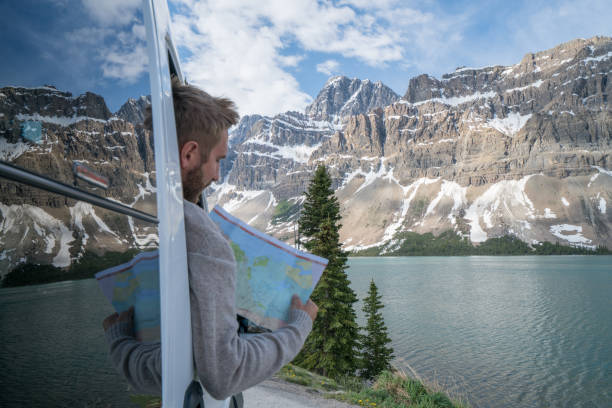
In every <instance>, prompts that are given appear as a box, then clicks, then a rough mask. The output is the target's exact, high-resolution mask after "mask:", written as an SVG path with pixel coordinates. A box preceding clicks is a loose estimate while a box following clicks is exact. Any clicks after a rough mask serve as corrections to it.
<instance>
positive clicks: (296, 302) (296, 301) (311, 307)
mask: <svg viewBox="0 0 612 408" xmlns="http://www.w3.org/2000/svg"><path fill="white" fill-rule="evenodd" d="M291 308H292V309H300V310H303V311H305V312H306V313H308V316H310V318H311V319H312V321H313V322H314V320H315V319H316V318H317V312H318V311H319V307H318V306H317V305H316V304H315V302H313V301H312V300H310V299H308V302H306V304H303V303H302V300H301V299H300V297H299V296H298V295H293V297H292V298H291Z"/></svg>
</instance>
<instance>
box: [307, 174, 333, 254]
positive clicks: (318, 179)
mask: <svg viewBox="0 0 612 408" xmlns="http://www.w3.org/2000/svg"><path fill="white" fill-rule="evenodd" d="M331 184H332V182H331V178H330V177H329V175H328V174H327V169H326V168H325V166H319V167H317V170H316V171H315V174H314V177H313V178H312V180H311V182H310V185H309V186H308V191H307V192H306V200H305V201H304V206H303V209H302V214H301V216H300V220H299V221H298V225H299V227H300V235H302V236H304V237H306V238H308V239H311V238H313V237H314V236H315V234H316V233H317V232H319V229H320V226H321V223H323V222H324V221H326V220H330V221H331V222H332V224H333V225H334V227H335V230H336V231H338V230H340V227H341V226H342V225H340V224H338V221H340V220H341V219H342V217H341V216H340V204H338V199H337V198H336V196H335V195H334V191H333V190H332V189H331ZM302 244H303V245H304V246H305V248H306V249H308V250H309V251H310V250H311V249H310V244H309V242H308V240H307V241H306V242H302Z"/></svg>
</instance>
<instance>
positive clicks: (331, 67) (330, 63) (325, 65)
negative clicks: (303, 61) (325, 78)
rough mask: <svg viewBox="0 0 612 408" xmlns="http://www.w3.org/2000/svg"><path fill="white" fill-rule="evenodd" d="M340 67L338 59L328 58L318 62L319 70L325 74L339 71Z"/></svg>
mask: <svg viewBox="0 0 612 408" xmlns="http://www.w3.org/2000/svg"><path fill="white" fill-rule="evenodd" d="M338 68H340V64H339V63H338V61H336V60H327V61H325V62H322V63H320V64H317V72H320V73H322V74H325V75H332V74H333V73H334V72H337V71H338Z"/></svg>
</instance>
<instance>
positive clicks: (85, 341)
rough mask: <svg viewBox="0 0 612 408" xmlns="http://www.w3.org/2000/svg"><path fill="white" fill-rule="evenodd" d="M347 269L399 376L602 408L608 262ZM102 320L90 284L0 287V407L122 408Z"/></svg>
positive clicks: (611, 278) (513, 402)
mask: <svg viewBox="0 0 612 408" xmlns="http://www.w3.org/2000/svg"><path fill="white" fill-rule="evenodd" d="M349 265H350V268H349V269H348V274H349V278H350V280H351V282H352V287H353V289H354V290H355V292H356V293H357V295H358V297H359V298H360V299H362V298H363V297H364V296H365V294H366V292H367V289H368V285H369V282H370V279H374V281H375V282H376V284H377V286H378V288H379V291H380V293H381V294H382V296H383V302H384V303H385V304H386V307H385V308H384V309H383V315H384V318H385V323H386V324H387V327H388V329H389V334H390V337H391V339H392V340H393V344H392V346H393V347H394V349H395V355H396V359H395V360H394V364H395V365H396V366H398V367H399V368H401V369H402V370H404V371H406V373H407V374H409V375H414V374H413V372H414V373H416V375H418V376H419V377H421V378H422V379H423V380H424V381H425V382H428V383H431V384H437V385H438V386H440V387H442V388H444V389H445V390H447V391H448V392H450V394H452V395H454V396H458V397H461V398H463V399H466V400H468V401H469V402H470V404H471V405H472V406H473V407H589V408H590V407H600V408H608V407H612V365H611V363H612V257H611V256H599V257H595V256H592V257H587V256H546V257H544V256H541V257H536V256H529V257H527V256H525V257H398V258H351V259H350V260H349ZM356 311H357V313H358V315H359V316H360V318H361V314H362V313H361V304H357V305H356ZM111 312H112V309H111V306H110V305H109V304H108V303H107V302H106V299H105V298H104V297H103V295H102V294H101V292H100V290H99V289H98V287H97V284H96V282H95V281H94V280H83V281H70V282H59V283H52V284H47V285H36V286H30V287H22V288H4V289H0V333H2V347H1V348H0V391H1V392H0V406H1V407H22V406H31V407H36V406H40V407H48V406H69V407H109V406H110V407H128V406H131V405H130V402H129V399H128V391H127V385H126V383H125V382H124V381H123V380H122V379H121V378H120V377H119V376H118V375H117V374H116V373H115V372H114V369H113V368H112V366H111V365H110V362H109V360H108V356H107V350H106V345H105V341H104V338H103V332H102V327H101V322H102V319H103V318H104V317H105V316H106V315H108V314H110V313H111ZM247 404H248V402H247ZM247 406H248V405H247Z"/></svg>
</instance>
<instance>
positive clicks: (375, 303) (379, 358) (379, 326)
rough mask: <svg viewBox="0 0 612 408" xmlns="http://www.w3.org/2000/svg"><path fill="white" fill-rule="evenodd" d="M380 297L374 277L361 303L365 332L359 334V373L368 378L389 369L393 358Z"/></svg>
mask: <svg viewBox="0 0 612 408" xmlns="http://www.w3.org/2000/svg"><path fill="white" fill-rule="evenodd" d="M380 299H381V296H380V295H379V294H378V288H377V287H376V284H375V283H374V279H372V280H371V281H370V290H369V291H368V297H367V298H366V299H365V300H364V304H363V312H364V313H365V317H366V327H365V331H366V333H365V335H363V336H361V359H362V372H361V375H362V376H363V377H364V378H368V379H370V378H374V377H376V376H378V374H380V373H381V372H383V371H384V370H387V369H390V368H391V365H390V362H391V359H392V358H393V348H392V347H387V344H389V343H391V339H390V338H389V336H388V335H387V328H386V327H385V322H384V319H383V316H382V313H381V312H380V309H382V308H383V307H384V305H383V304H382V302H381V301H380Z"/></svg>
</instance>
